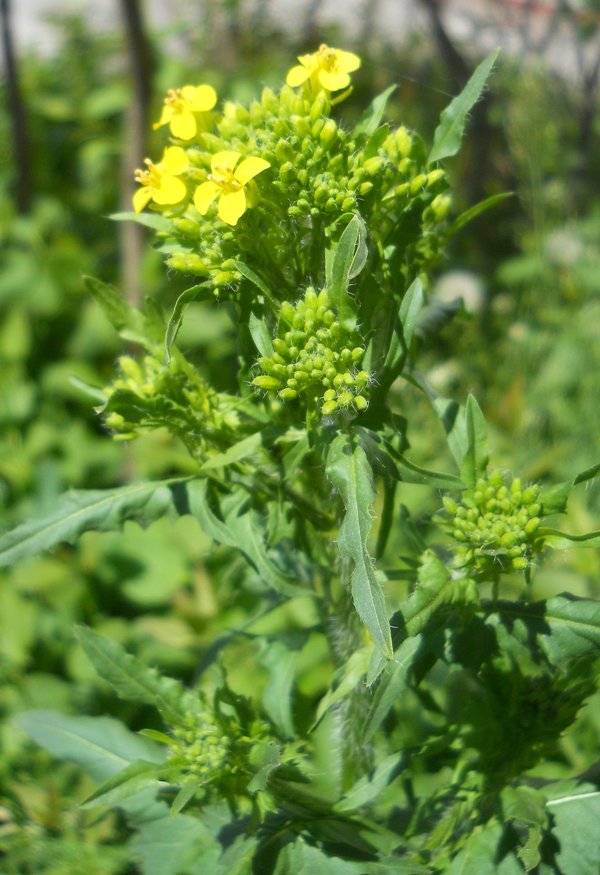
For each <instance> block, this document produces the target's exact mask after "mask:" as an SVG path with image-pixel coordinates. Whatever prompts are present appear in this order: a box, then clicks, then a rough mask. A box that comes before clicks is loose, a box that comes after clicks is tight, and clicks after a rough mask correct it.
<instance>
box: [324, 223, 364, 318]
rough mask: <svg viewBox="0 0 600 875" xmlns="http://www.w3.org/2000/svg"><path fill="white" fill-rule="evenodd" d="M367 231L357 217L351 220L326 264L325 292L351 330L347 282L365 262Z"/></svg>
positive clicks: (353, 314) (352, 309)
mask: <svg viewBox="0 0 600 875" xmlns="http://www.w3.org/2000/svg"><path fill="white" fill-rule="evenodd" d="M366 239H367V230H366V226H365V223H364V222H363V220H362V219H361V218H360V216H358V215H355V216H353V217H352V218H351V219H350V221H349V222H348V224H347V226H346V228H345V229H344V231H343V233H342V236H341V237H340V239H339V241H338V242H337V244H336V245H335V246H334V248H333V250H332V251H331V252H330V255H329V257H328V260H327V267H328V270H327V278H326V283H327V291H328V293H329V298H330V301H331V303H332V304H333V306H334V307H335V308H336V309H337V312H338V316H339V318H340V321H341V322H343V323H344V325H345V326H346V327H347V328H349V329H353V328H354V327H355V326H356V305H355V303H354V299H353V298H352V297H351V296H350V295H349V294H348V286H349V284H350V280H351V279H353V278H354V277H355V276H357V275H358V274H359V273H360V272H361V270H362V269H363V267H364V266H365V263H366V261H367V255H368V251H367V244H366Z"/></svg>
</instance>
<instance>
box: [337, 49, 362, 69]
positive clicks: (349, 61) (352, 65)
mask: <svg viewBox="0 0 600 875" xmlns="http://www.w3.org/2000/svg"><path fill="white" fill-rule="evenodd" d="M335 60H336V61H337V65H338V67H339V69H340V70H341V72H342V73H353V72H354V71H355V70H358V68H359V67H360V65H361V60H360V58H359V57H358V55H355V54H354V52H344V51H343V50H342V49H336V50H335Z"/></svg>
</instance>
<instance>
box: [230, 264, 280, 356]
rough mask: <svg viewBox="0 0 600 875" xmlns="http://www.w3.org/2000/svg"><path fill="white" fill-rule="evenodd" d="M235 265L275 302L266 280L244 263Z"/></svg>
mask: <svg viewBox="0 0 600 875" xmlns="http://www.w3.org/2000/svg"><path fill="white" fill-rule="evenodd" d="M233 263H234V265H235V267H236V270H239V272H240V273H241V274H242V276H245V277H246V279H247V280H250V282H251V283H253V284H254V285H255V286H256V288H257V289H260V291H261V292H262V293H263V295H264V296H265V298H267V299H268V300H269V301H272V300H273V293H272V292H271V290H270V288H269V287H268V285H267V284H266V282H265V281H264V279H263V278H262V277H260V276H259V275H258V274H257V273H256V271H254V270H252V268H251V267H248V265H247V264H244V262H243V261H234V262H233ZM263 355H264V353H263Z"/></svg>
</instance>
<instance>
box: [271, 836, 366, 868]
mask: <svg viewBox="0 0 600 875" xmlns="http://www.w3.org/2000/svg"><path fill="white" fill-rule="evenodd" d="M364 871H365V870H364V866H362V865H361V864H360V863H355V862H352V861H350V860H342V859H341V858H340V857H330V856H328V855H327V854H326V853H325V852H324V851H320V850H319V849H318V848H316V847H313V846H312V845H307V844H306V842H304V841H302V839H297V840H296V842H294V844H293V845H286V846H285V848H284V849H283V850H282V851H281V853H280V854H279V857H278V858H277V866H276V868H275V872H274V875H363V873H364Z"/></svg>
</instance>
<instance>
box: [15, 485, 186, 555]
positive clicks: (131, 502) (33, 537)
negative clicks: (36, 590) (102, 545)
mask: <svg viewBox="0 0 600 875" xmlns="http://www.w3.org/2000/svg"><path fill="white" fill-rule="evenodd" d="M186 479H187V478H177V479H173V480H164V481H162V482H156V483H153V482H149V483H148V482H147V483H131V484H129V485H128V486H120V487H118V488H116V489H104V490H101V489H98V490H96V489H94V490H89V491H84V490H81V491H76V490H72V491H71V492H67V493H65V494H64V495H62V496H61V497H60V498H59V499H58V500H57V503H56V507H55V509H54V510H53V512H52V513H51V514H49V515H48V516H46V517H42V518H41V519H34V520H28V521H27V522H26V523H23V525H21V526H18V527H17V528H16V529H13V531H12V532H7V533H6V534H5V535H3V537H2V538H0V566H2V565H9V564H10V563H12V562H16V561H17V560H19V559H24V558H26V557H30V556H35V555H36V554H38V553H41V552H42V551H43V550H49V549H51V548H52V547H56V546H57V544H61V543H63V542H67V543H73V542H74V541H76V540H77V538H78V537H79V536H80V535H81V534H82V533H83V532H87V531H90V530H97V531H111V530H113V529H118V528H119V527H120V526H121V524H122V523H123V522H124V521H125V520H126V519H131V518H137V519H139V518H141V519H142V520H143V521H145V522H148V521H151V520H154V519H157V518H158V517H160V516H162V515H164V513H165V511H166V510H167V509H168V508H169V507H170V506H171V505H172V503H173V495H172V493H171V490H170V489H169V486H170V485H172V484H176V483H179V482H182V481H183V480H186Z"/></svg>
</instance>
